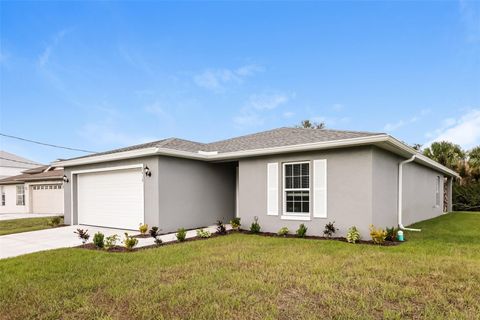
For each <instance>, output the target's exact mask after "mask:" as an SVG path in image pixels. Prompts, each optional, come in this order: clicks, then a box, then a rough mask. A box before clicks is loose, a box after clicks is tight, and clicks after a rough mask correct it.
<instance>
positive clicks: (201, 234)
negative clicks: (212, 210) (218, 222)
mask: <svg viewBox="0 0 480 320" xmlns="http://www.w3.org/2000/svg"><path fill="white" fill-rule="evenodd" d="M211 236H212V234H211V233H210V231H208V230H203V229H198V230H197V237H199V238H210V237H211Z"/></svg>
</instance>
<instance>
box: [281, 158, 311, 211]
mask: <svg viewBox="0 0 480 320" xmlns="http://www.w3.org/2000/svg"><path fill="white" fill-rule="evenodd" d="M284 177H285V199H284V201H285V213H287V214H288V213H296V214H308V213H309V212H310V189H309V188H310V164H309V163H291V164H285V165H284Z"/></svg>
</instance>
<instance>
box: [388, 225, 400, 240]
mask: <svg viewBox="0 0 480 320" xmlns="http://www.w3.org/2000/svg"><path fill="white" fill-rule="evenodd" d="M386 231H387V236H386V237H385V240H387V241H397V233H398V228H396V227H391V228H387V230H386Z"/></svg>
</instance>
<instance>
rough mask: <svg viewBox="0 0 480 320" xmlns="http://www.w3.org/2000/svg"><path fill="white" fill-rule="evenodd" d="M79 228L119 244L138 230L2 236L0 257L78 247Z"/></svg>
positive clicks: (144, 242) (171, 237) (147, 241)
mask: <svg viewBox="0 0 480 320" xmlns="http://www.w3.org/2000/svg"><path fill="white" fill-rule="evenodd" d="M225 226H226V227H227V230H230V229H231V227H230V225H225ZM78 228H81V229H88V233H89V234H90V239H89V242H92V239H93V235H94V234H95V233H96V232H102V233H103V234H104V235H105V237H108V236H111V235H114V234H117V235H118V236H119V237H120V241H119V242H118V243H117V245H122V243H121V241H122V240H123V239H124V233H125V232H127V233H128V234H129V235H136V234H138V233H139V232H138V231H132V230H119V229H110V228H102V227H91V226H67V227H59V228H53V229H45V230H38V231H30V232H22V233H15V234H9V235H5V236H0V259H4V258H11V257H16V256H20V255H23V254H27V253H33V252H38V251H44V250H52V249H59V248H69V247H76V246H79V245H81V244H82V241H81V240H80V239H79V238H78V236H77V235H76V234H74V233H73V232H74V231H75V230H77V229H78ZM205 230H208V231H210V232H211V233H215V232H216V226H210V227H208V228H205ZM196 235H197V231H196V230H190V231H187V238H193V237H195V236H196ZM160 239H162V241H163V242H165V243H166V242H172V241H176V240H177V238H176V236H175V233H169V234H165V235H162V236H160ZM153 244H155V243H154V240H153V238H151V237H149V238H138V244H137V248H139V247H146V246H150V245H153Z"/></svg>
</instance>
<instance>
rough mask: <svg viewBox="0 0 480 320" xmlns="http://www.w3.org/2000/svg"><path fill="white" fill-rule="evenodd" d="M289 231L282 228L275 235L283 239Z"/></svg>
mask: <svg viewBox="0 0 480 320" xmlns="http://www.w3.org/2000/svg"><path fill="white" fill-rule="evenodd" d="M288 232H289V230H288V228H287V227H282V228H280V230H278V232H277V235H278V236H281V237H285V236H286V235H287V234H288Z"/></svg>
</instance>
